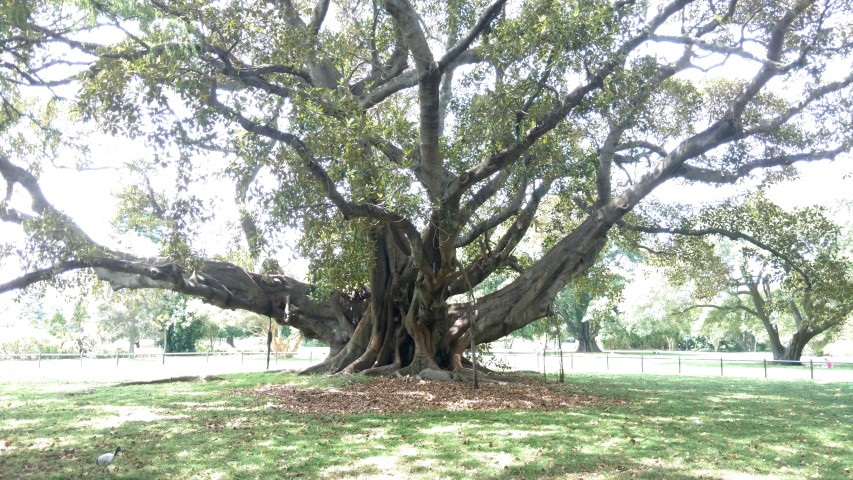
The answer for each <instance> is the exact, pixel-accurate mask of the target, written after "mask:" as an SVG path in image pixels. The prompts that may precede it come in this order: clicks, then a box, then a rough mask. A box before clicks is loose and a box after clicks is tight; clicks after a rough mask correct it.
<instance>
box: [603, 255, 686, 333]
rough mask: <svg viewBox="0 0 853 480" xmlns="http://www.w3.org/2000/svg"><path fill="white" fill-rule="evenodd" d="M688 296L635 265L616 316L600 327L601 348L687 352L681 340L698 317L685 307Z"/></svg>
mask: <svg viewBox="0 0 853 480" xmlns="http://www.w3.org/2000/svg"><path fill="white" fill-rule="evenodd" d="M692 294H693V291H692V289H689V288H683V287H680V286H678V285H674V284H672V283H670V282H669V281H668V279H667V278H666V276H665V275H664V272H662V271H660V270H658V269H657V268H655V267H653V266H650V265H647V264H637V266H636V268H635V270H634V272H633V278H631V279H630V280H628V281H627V282H626V285H625V288H624V291H623V297H622V299H621V301H620V302H619V304H618V305H617V312H618V315H617V316H616V318H614V319H612V320H610V321H608V322H605V323H604V324H603V325H604V328H603V331H602V338H603V341H604V342H605V345H607V347H608V348H641V349H660V350H675V349H686V350H689V349H690V345H689V344H687V343H685V337H692V335H693V324H694V323H695V322H696V321H697V320H698V317H699V312H697V311H696V310H695V309H690V308H689V307H690V306H691V305H693V303H694V301H693V296H692ZM694 346H695V345H694Z"/></svg>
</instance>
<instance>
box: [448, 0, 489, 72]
mask: <svg viewBox="0 0 853 480" xmlns="http://www.w3.org/2000/svg"><path fill="white" fill-rule="evenodd" d="M505 4H506V0H495V1H494V2H492V4H491V5H489V6H488V7H486V9H485V10H483V13H482V14H480V18H478V19H477V23H475V24H474V26H473V27H471V30H470V31H468V33H467V34H466V35H465V36H464V37H463V38H461V39H460V40H459V42H457V43H456V45H454V46H453V47H451V48H450V49H449V50H448V51H447V52H446V53H445V54H444V56H443V57H441V60H439V61H438V67H439V69H440V70H445V69H446V68H447V67H448V66H449V65H451V64H452V63H454V62H455V61H456V59H457V58H458V57H459V56H460V55H461V54H462V53H464V52H466V51H468V49H469V48H470V47H471V44H473V43H474V40H476V39H477V37H478V36H480V34H481V33H483V31H484V30H486V28H488V26H489V24H490V23H492V20H494V19H495V18H496V17H497V16H498V14H499V13H500V12H501V9H502V8H503V7H504V5H505Z"/></svg>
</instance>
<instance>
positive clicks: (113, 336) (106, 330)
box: [98, 292, 157, 355]
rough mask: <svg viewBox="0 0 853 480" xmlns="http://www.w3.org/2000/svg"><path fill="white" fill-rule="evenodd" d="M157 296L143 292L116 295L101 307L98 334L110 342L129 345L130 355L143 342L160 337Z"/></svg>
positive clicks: (99, 308)
mask: <svg viewBox="0 0 853 480" xmlns="http://www.w3.org/2000/svg"><path fill="white" fill-rule="evenodd" d="M155 301H156V296H155V295H151V294H146V293H143V292H134V293H116V294H113V295H110V296H109V298H106V299H105V301H103V303H101V304H100V306H99V307H98V330H99V331H100V334H101V337H102V338H104V339H106V340H107V341H109V342H115V341H116V340H119V339H123V340H126V341H127V352H128V353H129V354H131V355H133V354H134V352H135V351H136V347H137V344H138V343H139V341H140V340H141V339H143V338H152V337H154V336H155V335H156V331H157V325H156V323H155V318H156V315H157V313H156V310H155V308H156V306H155V305H153V303H154V302H155Z"/></svg>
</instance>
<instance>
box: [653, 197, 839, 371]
mask: <svg viewBox="0 0 853 480" xmlns="http://www.w3.org/2000/svg"><path fill="white" fill-rule="evenodd" d="M824 213H825V209H823V208H821V207H809V208H800V209H796V210H793V211H790V212H788V211H785V210H783V209H781V208H779V207H778V206H776V205H774V204H773V203H771V202H769V201H768V200H767V199H766V198H765V196H764V194H763V193H762V192H761V191H759V192H758V193H756V194H755V195H752V196H750V197H748V198H746V199H745V200H744V201H743V202H742V203H739V204H730V205H728V206H727V207H725V208H722V209H715V210H709V211H706V212H703V213H701V214H699V215H698V217H696V218H693V219H690V220H687V221H686V224H685V226H686V228H675V229H663V230H660V231H664V230H666V231H668V232H670V233H677V234H681V235H683V236H681V237H679V238H677V239H675V240H674V242H673V243H672V244H671V250H670V255H668V256H667V258H668V259H669V260H674V263H671V264H670V266H669V272H670V275H671V277H672V278H675V279H679V278H680V279H684V278H690V279H692V281H693V282H694V284H696V285H698V286H699V288H698V289H697V295H698V296H699V298H705V299H712V298H715V297H717V296H718V293H717V292H718V291H720V290H722V292H723V300H722V303H720V304H706V305H704V306H706V307H709V308H716V309H722V310H741V311H743V312H746V313H748V314H749V315H751V316H753V317H754V318H756V319H758V320H759V321H760V322H761V324H762V325H763V327H764V330H765V331H766V332H767V337H768V342H769V344H770V349H771V351H772V352H773V358H774V359H776V360H789V361H798V360H799V359H800V357H801V355H802V353H803V349H804V348H805V346H806V345H807V344H808V342H809V341H810V340H811V339H812V338H814V337H815V336H817V335H819V334H821V333H823V332H826V331H837V330H838V329H840V328H841V326H842V325H843V324H844V323H845V322H846V321H848V320H849V318H850V314H851V311H853V301H851V294H853V277H851V273H853V271H851V264H850V260H849V259H848V258H847V257H845V256H844V255H843V252H842V251H841V246H842V242H841V237H840V230H839V228H838V227H837V226H836V225H835V224H833V223H832V222H831V221H829V219H828V218H827V217H826V216H825V214H824ZM688 224H689V226H687V225H688ZM706 235H715V236H717V237H718V238H722V240H720V243H719V244H718V246H715V245H714V244H713V243H711V242H710V241H709V240H708V239H707V238H705V236H706ZM732 242H733V243H732ZM679 251H680V252H679ZM689 252H692V253H689ZM699 252H702V253H703V254H699ZM715 290H716V291H715ZM786 333H787V334H788V335H790V337H789V339H788V340H783V336H784V335H785V334H786Z"/></svg>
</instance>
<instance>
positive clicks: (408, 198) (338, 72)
mask: <svg viewBox="0 0 853 480" xmlns="http://www.w3.org/2000/svg"><path fill="white" fill-rule="evenodd" d="M13 7H14V8H12V9H11V10H10V12H11V13H10V14H7V15H4V16H0V31H2V32H3V34H4V35H3V38H5V39H6V40H4V41H3V42H2V43H0V49H2V51H3V54H4V59H6V58H8V62H6V61H4V64H3V65H2V67H0V76H2V82H4V86H9V87H10V90H8V91H7V90H5V89H4V90H3V92H4V93H3V95H4V98H11V100H10V101H9V105H11V107H10V108H8V109H6V111H5V112H4V113H3V114H4V115H5V117H4V118H6V119H7V120H8V121H7V122H6V124H7V125H11V124H12V123H14V124H16V125H19V124H20V123H21V122H25V123H26V122H30V123H33V124H36V125H37V126H39V128H41V127H42V126H44V128H42V130H45V129H49V128H50V127H51V123H50V122H47V123H45V122H43V121H41V120H34V119H36V116H35V115H32V114H29V110H28V109H27V108H24V106H23V104H22V103H21V102H20V101H19V98H18V97H15V95H17V92H19V91H20V90H21V88H24V87H27V88H29V87H46V88H58V85H59V84H68V85H71V84H73V86H75V87H79V91H78V92H79V93H77V94H75V95H74V97H73V98H72V105H73V108H74V110H75V117H76V118H79V119H83V120H87V121H91V122H95V123H96V124H97V125H98V126H99V127H100V128H101V129H102V130H103V131H105V132H108V133H111V134H116V135H122V136H130V137H135V138H140V139H145V140H146V142H147V145H148V146H149V148H150V149H151V157H150V158H147V159H143V160H141V161H138V162H134V163H135V165H134V166H135V168H136V169H137V170H138V171H141V172H144V173H145V174H146V175H149V176H150V177H154V176H155V175H154V173H155V172H158V171H159V172H168V173H169V174H171V178H173V179H175V180H176V181H175V183H174V185H173V186H172V188H170V189H163V190H162V191H158V190H157V189H156V188H154V189H147V188H146V189H145V190H147V191H142V190H140V191H138V192H137V194H135V195H129V196H127V197H125V199H126V200H127V201H130V202H135V203H134V204H135V205H136V211H137V212H150V213H151V215H150V216H149V217H150V218H148V220H152V221H153V220H154V219H156V220H157V221H158V222H162V223H161V225H162V228H164V229H165V231H166V232H167V233H166V234H165V235H163V237H162V241H161V244H160V251H159V252H158V254H156V255H153V256H145V255H140V254H134V253H131V252H127V251H125V250H126V249H121V248H117V247H116V246H108V245H104V244H103V243H99V242H97V241H95V240H93V239H92V238H91V237H89V236H88V235H87V234H86V233H85V232H84V230H83V229H81V228H80V227H79V226H78V225H77V224H76V223H75V222H74V221H73V219H72V218H70V217H69V216H68V215H66V214H65V213H63V212H62V211H61V209H60V208H57V207H56V206H54V205H53V204H52V203H50V201H49V200H48V197H47V196H46V195H45V194H44V193H43V192H42V189H41V187H40V186H39V183H38V173H39V171H40V170H39V167H40V165H39V163H38V161H39V160H43V159H46V158H52V156H53V155H52V154H53V153H55V152H48V153H47V154H44V155H40V156H36V157H30V156H27V155H24V154H23V152H22V151H21V150H20V149H18V148H11V149H10V148H4V149H3V150H0V173H2V175H3V177H4V179H5V180H6V182H7V186H8V189H7V192H10V193H9V194H8V195H7V198H6V200H5V202H4V207H3V209H2V210H0V218H2V219H3V220H4V221H5V222H7V224H8V225H12V226H19V227H21V228H22V229H23V231H24V232H25V234H26V238H27V239H28V241H29V242H30V245H29V248H23V247H21V248H11V249H8V250H7V252H8V253H9V254H11V255H12V256H16V257H19V258H20V263H21V265H22V267H23V268H24V269H25V270H26V271H27V273H26V274H24V275H22V276H20V277H18V278H15V279H11V280H9V281H8V282H6V283H4V284H3V285H2V286H0V291H7V290H12V289H16V288H22V287H25V286H27V285H31V284H33V283H35V282H39V281H43V280H48V279H56V278H57V275H58V274H60V273H62V272H67V271H72V270H85V271H93V272H94V273H95V275H96V276H97V277H98V278H99V279H101V280H103V281H106V282H109V283H110V284H111V285H112V286H113V287H114V288H158V289H167V290H173V291H177V292H181V293H183V294H186V295H190V296H194V297H199V298H203V299H205V301H207V302H210V303H212V304H214V305H218V306H220V307H223V308H239V309H245V310H249V311H252V312H255V313H258V314H262V315H267V316H271V317H274V318H275V319H276V321H277V322H279V323H281V324H284V325H288V326H292V327H294V328H297V329H299V330H301V331H302V332H303V333H304V334H305V335H306V336H307V337H309V338H318V339H322V340H323V341H324V342H326V343H327V344H329V345H330V347H331V352H332V355H331V356H330V358H329V359H328V360H327V361H326V362H324V363H322V364H320V365H317V366H316V367H314V368H313V369H312V371H345V372H353V371H371V372H377V373H382V372H386V373H387V372H391V371H397V370H401V369H402V370H412V371H419V370H420V369H422V368H424V367H433V368H454V369H457V370H459V371H460V372H464V371H465V370H464V369H465V364H464V361H463V358H462V352H464V351H465V350H466V349H467V347H468V345H469V344H470V342H471V338H472V336H473V337H476V338H477V341H478V342H489V341H492V340H495V339H498V338H501V337H503V336H505V335H507V334H509V333H511V332H513V331H515V330H518V329H520V328H523V327H524V326H526V325H528V324H530V323H532V322H534V321H536V320H537V319H539V318H543V317H545V316H546V315H547V313H548V312H549V308H550V306H551V305H552V303H553V301H554V299H555V297H556V295H557V294H558V292H559V291H560V290H562V289H563V288H564V287H565V285H567V284H568V283H569V282H570V281H571V280H572V279H574V278H576V277H578V276H579V275H581V274H583V272H585V271H586V270H587V269H588V268H590V267H591V266H592V265H593V264H594V263H595V261H596V259H597V258H598V256H599V253H600V252H601V251H602V249H603V248H605V245H606V238H607V235H608V233H609V232H611V230H612V229H614V228H615V226H616V225H617V223H618V222H620V221H621V220H622V218H623V217H624V216H625V215H626V213H628V212H630V211H632V210H633V209H634V208H635V207H636V206H637V205H638V204H640V202H642V201H643V200H644V199H645V198H646V197H647V196H648V195H649V194H650V193H651V192H652V191H654V190H655V189H656V188H657V187H659V186H660V185H662V184H663V183H665V182H667V181H671V180H680V181H685V182H698V183H732V182H735V181H737V180H738V179H741V178H744V177H748V176H753V175H757V176H761V175H762V173H761V172H762V171H763V170H764V169H771V171H772V170H777V171H778V169H779V167H786V166H789V165H791V164H792V163H795V162H802V161H812V160H819V159H834V158H836V157H837V156H839V155H841V154H843V153H845V152H847V151H849V149H850V139H851V129H853V126H851V122H850V116H849V110H850V101H851V100H850V99H851V98H853V95H851V91H850V90H851V84H853V74H851V73H850V72H851V71H853V68H850V66H851V65H850V60H851V57H850V49H851V44H850V38H851V37H850V35H849V31H848V29H847V28H846V27H845V26H846V25H848V24H849V22H848V21H847V20H848V17H849V12H850V11H851V5H850V2H849V0H797V1H794V2H790V3H774V2H759V3H755V2H740V1H737V0H724V1H722V0H712V1H709V2H694V1H691V0H673V1H669V2H663V3H648V2H636V1H631V0H629V1H621V2H607V1H586V0H583V1H566V2H552V1H550V0H549V1H544V0H529V1H523V2H518V3H512V4H509V3H507V2H506V1H505V0H495V1H493V2H492V3H488V4H486V3H484V2H479V1H476V2H463V1H460V2H440V1H430V0H425V1H418V2H410V1H408V0H385V1H383V2H372V3H371V2H345V1H344V2H335V3H334V5H333V4H332V2H330V1H328V0H319V1H318V2H316V4H313V5H309V4H307V3H306V2H301V1H289V0H287V1H282V2H274V3H265V2H248V3H246V2H242V3H240V2H231V3H221V4H220V3H217V4H208V5H204V6H202V7H200V6H199V5H198V4H196V3H193V2H184V1H180V0H179V1H175V2H169V4H168V5H167V4H164V3H161V2H139V3H127V2H118V3H111V2H106V3H105V2H88V1H82V2H79V1H78V2H74V3H73V4H71V5H67V4H64V3H62V2H50V3H47V2H38V3H37V2H29V1H19V2H14V3H13ZM333 7H334V8H333ZM332 16H334V21H332V20H331V17H332ZM106 31H109V32H111V33H112V35H110V36H109V37H107V36H103V37H100V36H99V35H96V34H98V33H101V32H106ZM87 33H90V34H89V35H85V34H87ZM90 38H112V39H116V40H115V41H105V42H104V43H97V42H94V41H88V39H90ZM68 59H70V60H68ZM57 65H62V66H63V67H65V68H62V69H59V71H57V70H56V69H54V68H52V67H55V66H57ZM722 66H724V67H726V68H727V70H725V72H724V71H723V70H721V69H720V68H721V67H722ZM696 72H704V73H702V74H699V75H698V76H697V74H696ZM733 72H734V73H736V74H737V75H735V76H732V73H733ZM62 74H65V75H66V76H62ZM58 75H59V77H58ZM68 75H70V76H68ZM726 75H727V76H728V77H727V78H724V76H726ZM780 87H782V88H784V95H783V94H781V93H780V91H781V88H780ZM57 97H58V95H55V96H53V97H52V100H51V101H52V102H54V103H58V98H57ZM54 110H58V109H56V108H55V109H54ZM10 122H11V123H10ZM0 124H3V123H2V122H0ZM4 128H5V130H3V131H2V132H0V133H2V134H3V135H4V136H7V137H8V136H9V135H12V134H13V132H12V130H11V129H10V128H11V127H8V126H6V127H4ZM55 133H56V132H55V131H50V132H48V131H46V130H45V131H43V132H42V137H40V138H56V135H55ZM217 159H218V160H219V161H217ZM217 165H219V166H220V168H217ZM217 174H219V175H218V176H217ZM223 174H224V175H223ZM223 177H224V178H227V179H229V180H230V181H231V182H232V184H233V185H234V200H235V201H236V204H237V207H238V208H237V211H238V213H237V214H236V216H237V217H238V218H236V219H235V222H234V224H235V225H239V228H240V231H241V233H242V234H243V244H242V245H243V247H244V251H245V255H242V256H240V257H237V258H235V260H234V261H233V262H231V261H224V260H223V259H222V258H221V257H220V258H217V257H212V256H208V255H206V253H205V249H204V248H202V247H201V243H203V240H205V238H203V236H201V235H200V234H199V232H200V226H201V225H202V224H204V223H205V222H207V221H210V220H212V217H211V215H210V214H209V212H212V211H216V210H217V209H216V208H215V207H214V206H213V205H211V202H210V201H209V199H206V198H204V197H203V196H201V195H200V193H198V192H201V191H203V189H202V188H199V186H200V185H209V183H210V182H211V181H213V179H215V178H223ZM152 190H153V193H154V194H153V195H152V194H151V191H152ZM142 193H144V194H142ZM552 196H557V197H562V198H564V199H569V198H570V199H573V201H562V202H557V203H558V204H559V205H560V208H562V209H564V212H562V213H563V214H564V215H563V216H564V217H565V218H570V219H576V221H572V222H571V223H569V222H567V223H566V225H567V229H566V230H565V231H564V232H563V233H562V235H561V237H560V238H559V239H558V240H557V241H555V242H554V243H553V244H552V245H549V246H548V248H547V249H539V250H537V249H532V250H531V251H530V252H524V251H523V250H524V249H523V248H520V247H521V246H523V245H525V243H524V242H523V240H524V239H525V237H526V235H527V233H528V230H529V227H530V226H531V224H532V223H533V221H534V220H536V219H537V217H538V216H539V217H541V213H540V212H539V211H538V209H539V206H540V205H541V204H542V203H543V200H545V199H546V198H547V197H552ZM542 220H543V219H542V218H540V219H539V221H540V222H541V221H542ZM294 229H296V230H297V231H298V232H299V239H298V242H297V248H298V250H299V253H300V254H302V255H304V256H306V257H307V258H309V259H310V260H311V266H310V268H309V272H310V281H311V282H312V283H311V284H308V283H303V282H300V281H297V280H295V279H292V278H290V277H287V276H285V275H283V274H282V273H281V271H280V270H278V269H277V268H276V265H277V264H279V265H280V263H279V262H278V261H277V259H276V258H275V257H276V254H277V253H278V252H279V251H280V246H281V244H282V243H284V242H285V241H286V239H287V238H288V237H289V236H292V235H293V233H292V232H293V231H294ZM199 237H202V238H199ZM232 253H235V252H232ZM268 257H271V261H264V260H265V259H266V258H268ZM264 266H265V268H264ZM506 269H513V270H515V271H517V273H518V275H517V276H516V277H514V278H513V280H512V281H511V282H510V283H508V284H505V285H503V286H502V287H501V288H500V289H499V290H497V291H496V292H494V293H492V294H489V295H485V296H482V297H479V298H477V299H476V301H475V305H465V304H464V302H462V303H458V302H457V303H454V302H449V299H450V298H454V296H456V295H460V294H462V293H465V292H466V291H467V290H470V289H471V287H472V286H477V285H479V284H480V283H481V282H483V281H484V280H485V279H486V278H488V277H489V276H491V275H492V274H494V273H495V272H497V271H500V270H506ZM455 298H459V297H455ZM474 312H476V314H475V313H474Z"/></svg>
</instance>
